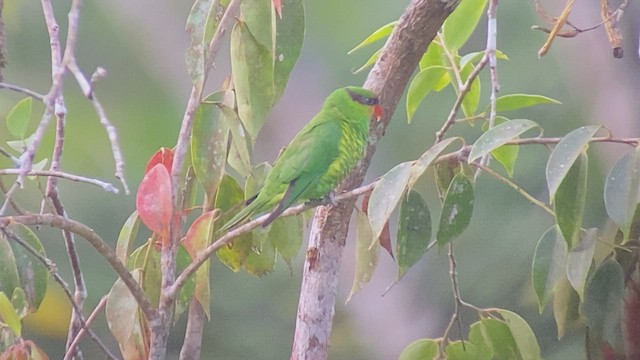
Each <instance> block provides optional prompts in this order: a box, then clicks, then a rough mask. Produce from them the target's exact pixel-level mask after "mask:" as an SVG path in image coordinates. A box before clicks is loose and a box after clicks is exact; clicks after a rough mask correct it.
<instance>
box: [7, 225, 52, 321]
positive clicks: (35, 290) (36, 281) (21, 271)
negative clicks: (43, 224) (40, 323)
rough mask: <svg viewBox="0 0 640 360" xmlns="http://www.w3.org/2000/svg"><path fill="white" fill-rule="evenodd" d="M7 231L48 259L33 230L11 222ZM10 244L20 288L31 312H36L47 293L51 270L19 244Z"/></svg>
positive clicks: (13, 242) (11, 242)
mask: <svg viewBox="0 0 640 360" xmlns="http://www.w3.org/2000/svg"><path fill="white" fill-rule="evenodd" d="M7 230H9V231H10V232H11V233H12V234H13V235H14V236H16V237H17V238H18V239H20V240H22V241H23V242H25V243H27V244H29V245H30V246H31V248H32V249H33V250H35V251H37V252H38V253H39V254H40V255H41V256H42V257H44V258H46V256H47V254H46V253H45V251H44V247H43V246H42V243H41V242H40V239H38V237H37V236H36V234H34V233H33V231H31V229H29V228H28V227H26V226H25V225H22V224H20V223H16V222H11V223H9V225H8V226H7ZM10 244H11V248H12V250H13V256H14V258H15V261H16V268H17V270H18V276H19V278H20V288H21V289H22V291H24V294H25V296H26V300H27V303H28V304H29V310H30V311H36V310H37V309H38V308H39V307H40V304H42V300H43V299H44V296H45V293H46V292H47V284H48V282H49V269H48V268H47V267H46V266H45V265H44V264H43V263H42V262H40V260H38V259H36V258H35V256H33V255H32V254H31V253H30V252H29V251H28V250H26V249H25V248H23V247H22V246H21V245H19V244H18V243H17V242H15V241H10Z"/></svg>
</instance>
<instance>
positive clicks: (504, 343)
mask: <svg viewBox="0 0 640 360" xmlns="http://www.w3.org/2000/svg"><path fill="white" fill-rule="evenodd" d="M481 323H482V334H483V335H484V337H485V339H486V341H487V342H488V343H489V344H491V349H492V350H493V354H494V358H495V359H519V358H520V357H519V356H518V347H517V345H516V340H515V339H514V337H513V334H511V330H510V329H509V327H508V326H507V324H506V323H505V322H504V321H501V320H498V319H494V318H484V319H482V320H481Z"/></svg>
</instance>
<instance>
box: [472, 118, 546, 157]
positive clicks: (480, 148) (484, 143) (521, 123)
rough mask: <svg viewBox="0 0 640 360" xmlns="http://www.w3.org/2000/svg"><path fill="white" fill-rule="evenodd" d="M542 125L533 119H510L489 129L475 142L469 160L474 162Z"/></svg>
mask: <svg viewBox="0 0 640 360" xmlns="http://www.w3.org/2000/svg"><path fill="white" fill-rule="evenodd" d="M536 127H540V126H539V125H538V124H537V123H535V122H533V121H531V120H524V119H519V120H510V121H507V122H505V123H502V124H500V125H498V126H495V127H493V128H491V129H489V130H488V131H487V132H485V133H484V134H482V135H481V136H480V137H479V138H478V140H476V142H475V143H474V144H473V147H472V148H471V152H470V153H469V162H473V161H475V160H477V159H479V158H481V157H483V156H485V155H486V154H488V153H490V152H491V151H493V150H495V149H497V148H498V147H500V146H502V145H504V144H506V143H507V142H509V141H510V140H513V139H515V138H517V137H518V136H520V134H522V133H524V132H525V131H527V130H530V129H533V128H536Z"/></svg>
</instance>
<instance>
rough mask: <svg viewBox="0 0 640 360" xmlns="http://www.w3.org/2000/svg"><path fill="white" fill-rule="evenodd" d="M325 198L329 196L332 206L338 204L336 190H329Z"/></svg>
mask: <svg viewBox="0 0 640 360" xmlns="http://www.w3.org/2000/svg"><path fill="white" fill-rule="evenodd" d="M326 198H329V202H330V203H331V205H333V206H338V200H336V192H335V191H333V190H331V191H329V194H327V196H326Z"/></svg>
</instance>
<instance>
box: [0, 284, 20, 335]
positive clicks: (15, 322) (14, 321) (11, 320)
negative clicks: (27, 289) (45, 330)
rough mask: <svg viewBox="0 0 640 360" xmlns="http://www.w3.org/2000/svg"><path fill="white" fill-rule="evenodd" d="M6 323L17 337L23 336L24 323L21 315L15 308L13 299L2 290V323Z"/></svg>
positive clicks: (0, 310) (0, 309)
mask: <svg viewBox="0 0 640 360" xmlns="http://www.w3.org/2000/svg"><path fill="white" fill-rule="evenodd" d="M2 323H4V324H6V325H7V326H8V327H9V329H11V331H12V332H13V335H14V336H15V337H18V338H19V337H20V336H22V323H20V317H19V316H18V313H17V312H16V310H15V309H14V308H13V305H12V304H11V301H9V298H8V297H7V295H6V294H5V293H4V292H1V291H0V324H2Z"/></svg>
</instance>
